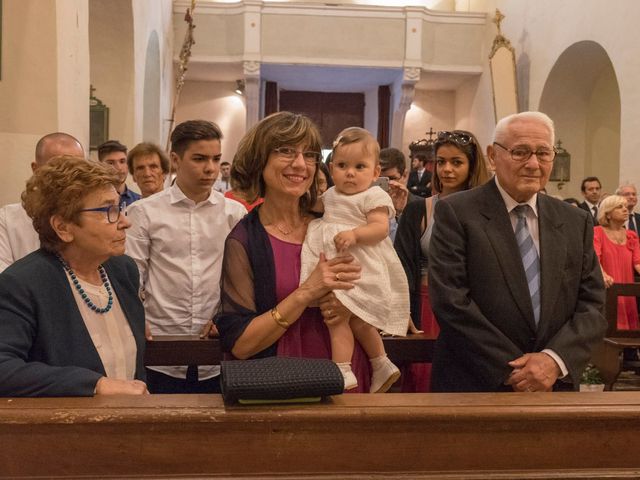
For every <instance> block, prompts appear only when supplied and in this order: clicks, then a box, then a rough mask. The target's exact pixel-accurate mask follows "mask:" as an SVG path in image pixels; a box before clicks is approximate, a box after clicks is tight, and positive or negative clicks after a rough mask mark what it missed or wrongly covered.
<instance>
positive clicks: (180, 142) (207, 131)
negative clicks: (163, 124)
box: [171, 120, 222, 158]
mask: <svg viewBox="0 0 640 480" xmlns="http://www.w3.org/2000/svg"><path fill="white" fill-rule="evenodd" d="M200 140H222V130H220V127H219V126H218V125H216V124H215V123H213V122H209V121H207V120H187V121H186V122H182V123H180V124H179V125H177V126H176V128H174V129H173V132H171V151H172V152H175V154H176V155H178V156H179V157H180V158H182V155H184V152H185V151H186V150H187V149H188V148H189V145H191V143H192V142H197V141H200Z"/></svg>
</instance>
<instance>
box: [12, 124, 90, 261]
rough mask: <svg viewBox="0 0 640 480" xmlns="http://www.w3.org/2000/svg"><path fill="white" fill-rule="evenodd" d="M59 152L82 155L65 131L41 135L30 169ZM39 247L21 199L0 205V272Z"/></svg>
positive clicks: (61, 153) (79, 148)
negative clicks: (0, 206) (19, 201)
mask: <svg viewBox="0 0 640 480" xmlns="http://www.w3.org/2000/svg"><path fill="white" fill-rule="evenodd" d="M60 155H71V156H76V157H83V158H84V150H83V148H82V145H81V144H80V142H79V141H78V140H77V139H76V138H74V137H72V136H71V135H69V134H67V133H62V132H56V133H50V134H48V135H45V136H44V137H42V138H41V139H40V140H39V141H38V143H37V144H36V151H35V159H34V161H33V162H31V171H33V172H35V171H36V170H37V169H38V168H40V167H41V166H43V165H44V164H46V163H47V162H48V161H49V160H51V159H52V158H55V157H58V156H60ZM39 248H40V237H38V233H37V232H36V231H35V230H34V229H33V223H32V221H31V218H29V216H28V215H27V212H25V211H24V208H22V203H12V204H9V205H5V206H4V207H2V208H1V209H0V272H2V271H4V269H6V268H7V267H8V266H9V265H11V264H12V263H13V262H15V261H17V260H19V259H21V258H22V257H24V256H26V255H28V254H30V253H31V252H33V251H35V250H37V249H39Z"/></svg>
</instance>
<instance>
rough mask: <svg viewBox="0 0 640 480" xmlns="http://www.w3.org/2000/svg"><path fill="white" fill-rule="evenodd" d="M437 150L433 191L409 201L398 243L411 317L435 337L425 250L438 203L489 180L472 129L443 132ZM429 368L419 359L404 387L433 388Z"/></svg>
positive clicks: (427, 246) (425, 332) (426, 250)
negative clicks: (429, 194) (420, 363)
mask: <svg viewBox="0 0 640 480" xmlns="http://www.w3.org/2000/svg"><path fill="white" fill-rule="evenodd" d="M434 153H435V162H436V166H435V169H434V172H433V178H432V181H431V186H432V189H433V192H434V195H432V196H431V197H427V198H426V199H424V200H419V201H415V202H411V203H409V204H408V205H407V206H406V208H405V210H404V212H403V214H402V217H401V218H400V223H399V225H398V231H397V233H396V238H395V243H394V246H395V248H396V251H397V252H398V256H399V257H400V260H401V261H402V265H403V266H404V269H405V272H406V274H407V279H408V281H409V294H410V297H411V318H412V320H413V321H414V323H415V324H416V326H417V327H418V328H420V329H421V330H423V331H424V335H425V336H426V337H427V338H436V337H437V336H438V333H439V331H440V329H439V327H438V324H437V322H436V319H435V317H434V315H433V312H432V311H431V303H430V301H429V289H428V282H427V271H428V262H427V254H428V252H429V240H430V238H431V232H432V231H433V211H434V207H435V204H436V202H438V200H439V199H441V198H444V197H446V196H447V195H450V194H452V193H456V192H460V191H462V190H468V189H470V188H473V187H477V186H478V185H482V184H483V183H485V182H486V181H487V180H489V173H488V171H487V167H486V164H485V159H484V156H483V154H482V148H481V147H480V144H479V143H478V140H477V139H476V137H475V136H474V135H473V134H472V133H471V132H467V131H465V130H453V131H450V132H446V131H443V132H439V133H438V137H437V139H436V141H435V143H434ZM430 371H431V369H430V365H424V364H423V365H415V366H414V368H413V372H407V374H406V375H403V377H404V380H403V385H402V390H403V391H422V392H424V391H429V383H430V378H431V373H430Z"/></svg>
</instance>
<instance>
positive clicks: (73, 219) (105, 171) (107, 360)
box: [0, 157, 148, 397]
mask: <svg viewBox="0 0 640 480" xmlns="http://www.w3.org/2000/svg"><path fill="white" fill-rule="evenodd" d="M118 184H119V180H118V177H117V175H115V174H114V173H113V172H112V170H111V169H110V168H109V167H108V166H104V165H102V164H99V163H95V162H91V161H87V160H85V159H83V158H78V157H59V158H57V159H54V160H51V161H50V162H49V163H48V164H47V165H45V166H43V167H41V168H39V169H38V170H37V171H36V172H35V173H34V175H33V177H31V179H30V180H29V181H28V182H27V187H26V190H25V192H24V193H23V194H22V203H23V206H24V208H25V210H26V212H27V214H28V215H29V216H30V217H31V218H32V219H33V226H34V228H35V230H36V231H37V232H38V235H39V237H40V242H41V248H40V249H39V250H37V251H35V252H33V253H32V254H30V255H28V256H26V257H24V258H23V259H21V260H19V261H18V262H16V263H14V264H13V265H12V266H11V267H9V268H8V269H7V270H5V271H4V272H3V273H2V274H1V275H0V395H2V396H34V397H53V396H92V395H96V394H97V395H102V394H144V393H148V392H147V389H146V385H145V383H144V382H143V381H142V380H144V368H143V364H142V358H143V349H144V310H143V307H142V303H141V302H140V299H139V298H138V288H139V287H138V270H137V268H136V266H135V263H134V262H133V260H131V259H130V258H129V257H126V256H123V253H124V244H125V229H126V228H128V227H129V226H130V224H129V222H128V221H127V219H126V217H125V215H124V213H123V211H122V210H123V209H124V205H123V204H121V203H120V196H119V195H118V192H117V190H116V187H117V186H118Z"/></svg>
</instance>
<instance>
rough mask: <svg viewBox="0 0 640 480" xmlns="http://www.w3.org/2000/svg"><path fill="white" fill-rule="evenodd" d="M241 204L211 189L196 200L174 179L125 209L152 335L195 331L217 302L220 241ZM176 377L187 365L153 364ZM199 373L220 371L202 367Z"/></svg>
mask: <svg viewBox="0 0 640 480" xmlns="http://www.w3.org/2000/svg"><path fill="white" fill-rule="evenodd" d="M246 213H247V210H246V209H245V208H244V206H242V205H241V204H240V203H238V202H236V201H234V200H230V199H227V198H225V197H224V196H223V195H222V194H221V193H219V192H216V191H214V190H212V191H211V195H210V196H209V198H208V199H207V200H205V201H203V202H200V203H198V204H196V203H194V202H193V201H192V200H190V199H189V198H187V197H186V196H185V194H184V193H183V192H182V190H180V188H179V187H178V185H177V184H174V185H172V186H171V187H170V188H168V189H166V190H163V191H162V192H159V193H157V194H155V195H153V196H151V197H148V198H144V199H142V200H138V201H137V202H135V203H133V204H132V205H131V206H129V207H128V208H127V216H128V217H129V220H130V221H131V224H132V226H131V228H130V229H129V230H127V255H130V256H131V257H132V258H133V259H134V260H135V261H136V264H137V265H138V269H139V270H140V282H141V283H142V287H143V289H144V307H145V314H146V320H147V322H148V323H149V326H150V328H151V334H152V335H197V334H199V333H200V331H201V329H202V327H203V326H204V324H205V323H207V322H208V321H209V320H211V319H212V318H213V315H214V314H215V312H216V309H217V307H218V304H219V302H220V273H221V270H222V255H223V251H224V242H225V239H226V237H227V235H228V234H229V232H230V231H231V229H232V228H233V227H234V226H235V225H236V223H238V221H240V219H241V218H242V217H243V216H244V215H246ZM153 370H156V371H159V372H162V373H165V374H167V375H171V376H173V377H176V378H185V377H186V371H187V370H186V367H153ZM198 373H199V375H198V378H199V379H200V380H205V379H207V378H211V377H213V376H216V375H218V374H219V373H220V367H219V366H206V367H200V369H199V372H198Z"/></svg>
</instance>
